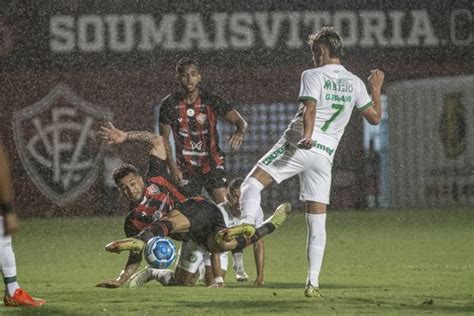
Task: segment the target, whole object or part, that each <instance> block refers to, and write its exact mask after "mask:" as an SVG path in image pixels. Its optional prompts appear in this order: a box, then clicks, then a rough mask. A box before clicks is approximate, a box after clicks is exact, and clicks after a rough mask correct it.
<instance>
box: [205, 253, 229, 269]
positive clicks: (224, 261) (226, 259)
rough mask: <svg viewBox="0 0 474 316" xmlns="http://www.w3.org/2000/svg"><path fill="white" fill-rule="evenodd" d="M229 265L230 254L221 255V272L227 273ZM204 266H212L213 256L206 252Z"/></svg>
mask: <svg viewBox="0 0 474 316" xmlns="http://www.w3.org/2000/svg"><path fill="white" fill-rule="evenodd" d="M228 264H229V252H228V251H226V252H223V253H221V270H224V271H227V265H228ZM204 265H205V266H207V267H210V266H211V254H210V253H209V252H206V253H205V254H204Z"/></svg>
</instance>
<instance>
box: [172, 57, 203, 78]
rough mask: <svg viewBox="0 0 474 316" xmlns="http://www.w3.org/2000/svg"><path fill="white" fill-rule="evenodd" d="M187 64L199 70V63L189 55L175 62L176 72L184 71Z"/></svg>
mask: <svg viewBox="0 0 474 316" xmlns="http://www.w3.org/2000/svg"><path fill="white" fill-rule="evenodd" d="M189 65H194V66H196V68H197V69H198V70H199V63H198V61H197V60H196V59H193V58H190V57H183V58H181V59H180V60H178V62H177V63H176V73H178V74H181V73H183V72H184V68H186V66H189Z"/></svg>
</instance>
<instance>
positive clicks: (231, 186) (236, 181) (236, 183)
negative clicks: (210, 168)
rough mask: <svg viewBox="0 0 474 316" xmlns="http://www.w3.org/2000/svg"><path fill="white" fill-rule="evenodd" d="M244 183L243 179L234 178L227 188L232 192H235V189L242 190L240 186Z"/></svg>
mask: <svg viewBox="0 0 474 316" xmlns="http://www.w3.org/2000/svg"><path fill="white" fill-rule="evenodd" d="M242 182H244V179H243V178H240V177H238V178H234V179H232V181H230V182H229V185H228V186H227V188H228V189H229V191H230V190H235V189H240V186H241V185H242Z"/></svg>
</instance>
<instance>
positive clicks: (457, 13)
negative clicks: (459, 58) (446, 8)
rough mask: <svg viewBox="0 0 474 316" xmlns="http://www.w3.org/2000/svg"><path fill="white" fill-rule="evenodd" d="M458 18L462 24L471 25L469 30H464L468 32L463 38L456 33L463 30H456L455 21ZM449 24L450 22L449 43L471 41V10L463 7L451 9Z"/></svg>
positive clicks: (468, 42) (469, 43)
mask: <svg viewBox="0 0 474 316" xmlns="http://www.w3.org/2000/svg"><path fill="white" fill-rule="evenodd" d="M463 16H464V18H463ZM458 20H462V22H463V24H462V25H471V31H470V32H469V31H467V32H466V33H468V34H469V36H467V37H466V38H464V39H462V38H459V37H458V33H462V32H463V31H458V30H457V28H458V26H457V23H459V21H458ZM449 24H450V28H449V33H450V34H449V35H450V37H451V43H453V44H454V45H458V46H463V45H465V46H468V45H471V43H472V13H471V11H469V10H464V9H456V10H453V12H451V15H450V17H449Z"/></svg>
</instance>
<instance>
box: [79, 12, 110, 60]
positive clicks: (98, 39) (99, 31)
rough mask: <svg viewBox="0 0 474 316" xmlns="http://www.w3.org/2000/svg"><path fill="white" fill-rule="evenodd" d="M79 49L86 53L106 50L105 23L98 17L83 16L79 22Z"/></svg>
mask: <svg viewBox="0 0 474 316" xmlns="http://www.w3.org/2000/svg"><path fill="white" fill-rule="evenodd" d="M77 28H78V30H77V31H78V38H77V41H78V43H77V44H78V47H79V49H80V50H82V51H85V52H99V51H102V50H103V49H104V44H105V43H104V23H103V22H102V19H101V17H100V16H98V15H83V16H80V17H79V19H78V20H77Z"/></svg>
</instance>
